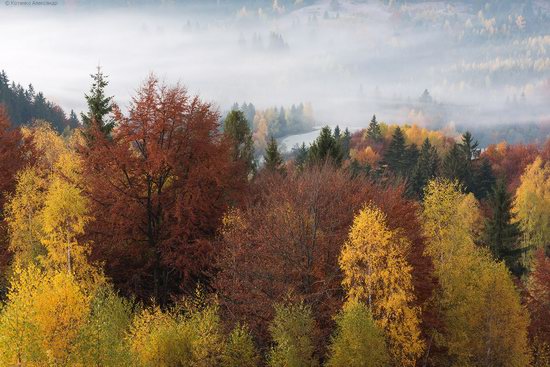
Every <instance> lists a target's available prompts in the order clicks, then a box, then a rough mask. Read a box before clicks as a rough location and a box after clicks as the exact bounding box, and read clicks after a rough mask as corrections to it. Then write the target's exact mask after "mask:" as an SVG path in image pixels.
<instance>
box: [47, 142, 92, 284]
mask: <svg viewBox="0 0 550 367" xmlns="http://www.w3.org/2000/svg"><path fill="white" fill-rule="evenodd" d="M79 168H80V162H79V158H78V157H77V156H76V155H75V154H74V153H72V152H67V153H63V154H61V155H60V156H59V158H58V161H57V162H56V164H55V171H54V172H53V173H52V174H51V175H50V184H49V187H48V189H47V192H46V196H45V200H44V208H43V211H42V221H43V223H42V224H43V231H44V237H43V239H42V243H43V244H44V246H45V247H46V249H47V252H48V255H47V257H46V263H47V264H48V266H50V267H52V268H54V269H58V270H59V269H65V270H66V271H67V272H68V273H74V274H76V275H77V276H78V277H79V278H83V277H84V278H86V277H88V276H89V274H90V272H92V270H91V269H90V266H89V264H88V261H87V255H88V252H89V246H87V244H85V243H81V242H79V241H78V236H80V235H82V234H84V228H85V225H86V223H88V221H89V220H90V217H89V216H88V201H87V199H86V198H85V197H84V195H83V194H82V192H81V189H80V188H79V187H78V185H79V184H81V182H80V180H81V179H80V175H79Z"/></svg>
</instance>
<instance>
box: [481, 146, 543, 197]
mask: <svg viewBox="0 0 550 367" xmlns="http://www.w3.org/2000/svg"><path fill="white" fill-rule="evenodd" d="M538 154H539V150H538V149H537V147H536V145H534V144H529V145H525V144H517V145H508V144H506V143H504V142H502V143H499V144H496V145H489V147H488V148H487V150H486V151H485V152H483V155H482V156H483V157H486V158H487V159H489V162H491V165H492V167H493V171H494V173H495V175H496V176H497V177H504V178H505V179H506V182H508V191H509V192H515V191H516V189H517V188H518V186H519V184H520V178H521V175H522V174H523V171H524V170H525V167H527V166H528V165H529V164H531V163H532V162H533V161H534V160H535V158H536V157H537V155H538Z"/></svg>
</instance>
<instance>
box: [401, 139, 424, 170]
mask: <svg viewBox="0 0 550 367" xmlns="http://www.w3.org/2000/svg"><path fill="white" fill-rule="evenodd" d="M419 154H420V152H419V151H418V147H417V146H416V144H414V143H412V144H411V145H409V146H408V147H407V148H405V167H404V169H405V170H404V173H405V175H406V176H407V177H409V176H410V175H411V174H412V172H413V170H414V167H415V166H416V162H417V161H418V156H419Z"/></svg>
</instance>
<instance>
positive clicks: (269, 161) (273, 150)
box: [264, 137, 285, 173]
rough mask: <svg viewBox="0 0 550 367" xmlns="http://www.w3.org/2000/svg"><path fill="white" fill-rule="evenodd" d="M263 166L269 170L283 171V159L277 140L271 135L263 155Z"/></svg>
mask: <svg viewBox="0 0 550 367" xmlns="http://www.w3.org/2000/svg"><path fill="white" fill-rule="evenodd" d="M264 168H265V169H266V170H268V171H270V172H279V173H284V171H285V167H284V160H283V157H281V153H280V152H279V148H278V147H277V140H275V138H274V137H271V139H270V140H269V143H268V144H267V148H266V150H265V155H264Z"/></svg>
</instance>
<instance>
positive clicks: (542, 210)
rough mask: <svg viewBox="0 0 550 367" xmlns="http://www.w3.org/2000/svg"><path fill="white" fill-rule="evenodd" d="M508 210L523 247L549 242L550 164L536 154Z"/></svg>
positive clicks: (542, 244)
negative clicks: (517, 224) (511, 213)
mask: <svg viewBox="0 0 550 367" xmlns="http://www.w3.org/2000/svg"><path fill="white" fill-rule="evenodd" d="M512 210H513V213H514V214H515V216H516V220H517V221H518V222H519V225H520V228H521V230H522V232H523V245H524V246H525V247H527V246H531V247H532V248H533V250H535V249H537V248H541V247H543V246H547V245H548V244H549V243H550V163H548V162H546V163H544V162H543V161H542V159H541V158H540V157H538V158H537V159H536V160H535V161H534V162H533V163H532V164H531V165H529V166H527V167H526V168H525V172H524V173H523V175H522V176H521V184H520V186H519V187H518V189H517V191H516V196H515V200H514V206H513V209H512ZM531 253H532V252H531ZM530 260H531V259H527V262H528V263H530ZM527 265H529V264H527Z"/></svg>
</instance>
